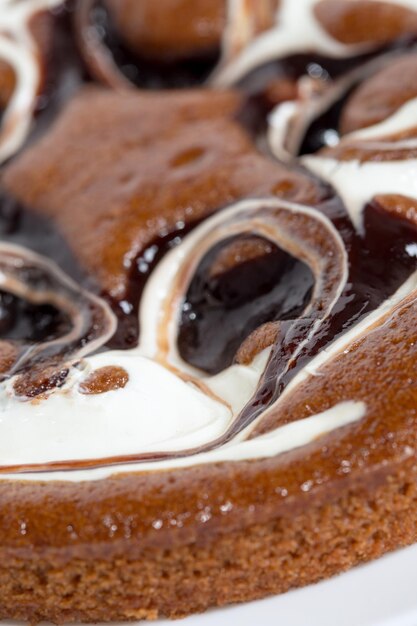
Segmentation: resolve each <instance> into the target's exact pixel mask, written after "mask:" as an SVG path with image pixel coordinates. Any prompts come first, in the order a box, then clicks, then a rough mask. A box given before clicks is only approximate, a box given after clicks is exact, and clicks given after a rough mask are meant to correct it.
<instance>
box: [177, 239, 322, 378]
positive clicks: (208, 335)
mask: <svg viewBox="0 0 417 626" xmlns="http://www.w3.org/2000/svg"><path fill="white" fill-rule="evenodd" d="M230 243H231V240H225V241H224V242H222V243H221V244H218V245H217V246H214V247H213V248H212V250H210V252H209V254H207V255H206V257H205V258H204V259H203V261H202V262H201V263H200V266H199V267H198V269H197V272H196V274H195V276H194V279H193V281H192V283H191V285H190V287H189V289H188V292H187V295H186V297H185V302H184V304H183V307H182V319H181V327H180V332H179V335H178V348H179V351H180V354H181V356H182V358H183V359H184V360H185V361H187V363H190V364H192V365H194V366H196V367H198V368H200V369H203V370H204V371H206V372H208V373H210V374H216V373H218V372H220V371H222V370H224V369H225V368H226V367H228V366H229V365H231V364H232V363H233V361H234V357H235V355H236V352H237V350H238V349H239V346H240V345H241V344H242V343H243V341H244V340H245V339H246V338H247V337H248V336H249V335H250V333H251V332H253V331H254V330H255V329H256V328H258V327H259V326H261V325H262V324H264V323H266V322H270V321H276V320H286V319H294V318H296V317H298V316H299V315H300V314H301V313H302V311H303V309H304V308H305V306H306V305H307V303H308V301H309V299H310V294H311V289H312V286H313V281H314V278H313V275H312V273H311V270H310V268H309V267H308V266H307V265H306V264H305V263H303V262H302V261H299V260H298V259H295V258H294V257H292V256H291V255H289V254H287V253H286V252H284V251H283V250H281V249H280V248H278V247H276V246H271V249H270V251H268V252H267V253H266V254H265V255H263V256H261V257H259V258H257V259H253V260H250V261H243V262H242V263H239V264H238V265H236V266H235V267H233V268H231V269H229V270H228V271H226V272H223V273H222V274H219V275H215V276H212V275H210V267H211V265H212V263H213V262H214V261H215V259H216V257H217V255H218V254H219V252H220V251H221V249H222V248H223V247H224V246H227V245H228V244H230ZM219 329H221V330H219Z"/></svg>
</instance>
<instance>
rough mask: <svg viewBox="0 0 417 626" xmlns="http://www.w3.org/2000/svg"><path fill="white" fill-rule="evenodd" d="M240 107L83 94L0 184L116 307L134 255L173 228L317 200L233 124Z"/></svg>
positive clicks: (223, 100)
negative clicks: (249, 205)
mask: <svg viewBox="0 0 417 626" xmlns="http://www.w3.org/2000/svg"><path fill="white" fill-rule="evenodd" d="M241 106H242V100H241V98H240V96H239V95H238V94H237V93H232V92H230V93H227V92H225V93H221V92H220V93H212V92H208V91H207V92H206V91H201V92H199V91H195V92H193V93H184V92H183V93H180V92H178V93H173V94H170V95H162V94H161V95H158V94H157V95H150V94H144V95H142V94H140V95H139V94H134V93H132V94H131V93H126V94H123V95H119V94H112V93H109V92H105V91H99V90H98V91H95V90H91V89H89V90H87V91H85V92H84V93H83V94H80V95H79V96H78V97H76V98H75V99H74V100H73V101H72V102H71V103H70V104H69V105H68V108H67V109H66V111H65V112H64V113H63V115H62V116H61V117H60V119H59V120H58V122H57V123H56V125H55V126H54V127H53V128H52V130H51V131H50V132H49V133H48V134H47V135H46V136H45V137H44V138H43V139H42V140H41V141H40V142H39V143H38V144H36V145H35V146H34V147H33V148H31V149H28V150H27V151H25V153H24V154H22V156H21V157H20V158H17V159H16V160H15V161H14V162H13V163H12V164H11V165H10V166H9V167H8V168H6V170H5V172H4V175H3V186H4V188H5V189H6V191H7V192H8V193H10V194H11V195H13V196H15V197H16V198H17V199H18V200H19V201H20V202H22V203H23V204H24V205H26V206H28V207H31V208H32V209H36V210H37V211H38V212H40V213H42V214H44V215H46V216H47V217H49V218H52V219H53V220H54V222H55V224H56V226H57V228H58V229H59V230H60V231H61V233H62V234H63V235H64V236H65V238H66V240H67V241H68V243H69V244H70V246H71V248H72V250H73V251H74V253H75V254H76V256H77V258H78V259H79V260H80V262H81V263H82V265H83V266H84V267H85V268H86V269H87V271H88V272H89V273H90V274H92V275H93V276H94V277H95V278H96V279H97V281H98V283H99V285H100V286H101V288H102V289H103V290H105V291H106V292H108V293H109V294H110V295H111V296H112V297H113V298H115V299H120V300H122V299H123V298H124V296H125V295H126V289H127V281H128V276H129V270H130V266H131V264H132V263H133V261H134V259H135V258H136V257H137V256H138V254H139V252H140V251H141V250H143V249H144V248H146V247H147V246H149V245H150V244H151V243H153V241H154V240H155V239H156V238H157V237H158V236H159V235H160V234H161V233H163V232H165V233H170V232H172V231H175V230H177V229H178V226H177V225H178V223H181V222H186V223H190V222H195V221H198V220H201V219H202V218H203V217H207V216H208V215H210V214H211V213H213V212H214V211H216V210H218V209H220V208H222V207H224V206H225V205H227V204H230V203H231V202H233V201H234V200H238V199H239V198H243V197H249V196H253V197H256V196H262V195H263V196H265V195H276V196H278V197H282V198H285V199H290V200H292V201H295V202H297V201H301V202H308V203H314V202H315V201H317V200H318V199H319V198H320V196H321V195H322V191H321V189H320V187H319V186H318V185H317V184H316V183H315V182H313V181H312V180H311V179H309V178H308V177H307V176H301V175H299V174H297V173H294V172H291V171H289V170H288V169H286V168H283V167H282V166H280V165H279V164H278V163H274V162H273V161H272V160H270V159H268V158H266V157H264V156H262V155H260V154H259V152H258V150H257V149H256V148H255V147H254V145H253V143H252V141H251V140H250V138H249V136H248V134H247V132H246V131H245V130H244V129H243V128H242V126H241V125H240V124H239V122H238V121H236V120H235V119H234V117H236V116H237V114H238V112H239V108H240V107H241ZM92 111H94V118H92V116H91V112H92ZM74 146H76V148H75V149H74Z"/></svg>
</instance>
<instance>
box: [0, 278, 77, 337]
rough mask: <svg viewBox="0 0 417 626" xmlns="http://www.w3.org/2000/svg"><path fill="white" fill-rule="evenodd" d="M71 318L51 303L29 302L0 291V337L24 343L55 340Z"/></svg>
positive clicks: (66, 328) (66, 329)
mask: <svg viewBox="0 0 417 626" xmlns="http://www.w3.org/2000/svg"><path fill="white" fill-rule="evenodd" d="M70 328H71V321H70V319H69V317H68V316H67V315H65V314H64V313H63V312H62V311H59V309H57V308H56V307H54V306H52V305H51V304H39V305H35V304H31V303H30V302H27V301H26V300H24V299H23V298H19V297H18V296H15V295H13V294H11V293H9V292H7V291H1V290H0V337H1V338H2V339H5V340H9V341H19V342H23V343H25V344H28V343H40V342H44V341H52V340H53V339H58V338H59V337H62V336H63V335H65V334H66V333H68V332H69V330H70Z"/></svg>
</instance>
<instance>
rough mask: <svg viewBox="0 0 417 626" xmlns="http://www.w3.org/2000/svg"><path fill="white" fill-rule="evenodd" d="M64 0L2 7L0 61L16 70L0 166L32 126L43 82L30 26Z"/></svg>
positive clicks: (0, 138) (25, 0) (1, 135)
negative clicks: (34, 16)
mask: <svg viewBox="0 0 417 626" xmlns="http://www.w3.org/2000/svg"><path fill="white" fill-rule="evenodd" d="M62 1H63V0H21V1H20V2H17V1H16V0H9V1H8V2H6V1H3V2H2V3H1V4H0V11H1V13H0V60H2V61H4V62H5V63H6V64H7V65H9V66H10V67H11V68H12V70H13V71H14V75H15V80H16V85H15V89H14V93H13V95H12V97H11V99H10V102H9V103H8V105H7V108H6V110H5V112H4V114H3V119H2V122H1V127H0V163H1V162H2V161H5V160H6V159H8V158H9V157H10V156H12V155H13V154H14V153H15V152H17V150H18V149H19V148H20V147H21V145H22V144H23V142H24V140H25V139H26V137H27V134H28V132H29V130H30V127H31V123H32V115H33V112H34V108H35V104H36V98H37V95H38V90H39V86H40V80H41V71H42V70H41V67H40V63H41V59H40V58H39V56H40V55H39V50H38V47H37V44H36V41H35V40H34V38H33V36H32V34H31V32H30V28H29V23H30V19H31V17H32V16H33V15H35V14H36V13H38V12H39V11H42V10H46V9H52V8H53V7H55V6H58V5H59V4H62Z"/></svg>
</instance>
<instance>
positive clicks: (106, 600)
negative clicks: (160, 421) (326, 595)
mask: <svg viewBox="0 0 417 626" xmlns="http://www.w3.org/2000/svg"><path fill="white" fill-rule="evenodd" d="M415 472H416V466H415V465H414V464H413V463H409V464H404V465H403V466H402V467H398V468H395V471H394V472H393V473H392V474H390V475H385V476H384V475H383V472H380V475H379V476H378V481H377V483H378V484H373V485H372V488H370V485H369V484H368V485H365V484H360V483H358V484H356V485H351V486H350V488H349V487H348V485H347V484H346V483H347V482H348V481H346V480H345V481H343V483H342V484H340V485H339V486H338V493H337V494H335V497H334V499H333V500H332V501H328V502H321V498H320V497H317V498H316V501H315V502H307V500H311V498H309V496H308V494H307V495H304V496H303V497H300V498H299V499H298V502H297V503H295V502H294V503H293V504H294V506H295V505H296V504H297V509H298V512H295V514H293V515H292V516H291V517H290V518H288V515H287V513H288V512H289V511H285V510H283V509H282V508H280V507H279V506H277V507H276V512H275V515H274V516H273V519H271V520H270V521H269V522H266V523H255V524H250V525H248V526H247V527H244V528H243V527H242V528H240V529H239V530H237V531H235V532H233V533H227V532H222V531H221V530H220V529H219V531H218V532H216V533H211V534H210V535H209V536H208V537H207V536H203V535H202V533H197V535H199V536H196V537H195V540H194V541H193V542H192V543H190V544H188V545H182V546H180V547H176V548H175V549H172V548H170V547H155V548H154V549H146V548H143V549H141V547H140V543H141V541H140V539H139V538H135V539H133V540H130V539H126V540H125V541H124V542H122V543H120V544H119V546H118V548H117V549H116V550H114V549H113V546H112V545H111V544H112V541H111V539H108V540H107V542H105V543H104V544H102V546H101V555H100V556H96V557H95V558H94V559H92V560H91V561H87V560H84V559H82V558H77V557H76V556H74V557H71V556H69V555H68V556H67V557H65V558H63V555H62V554H59V553H56V554H55V555H54V554H48V553H45V552H44V551H43V550H42V549H40V550H39V549H37V550H36V551H33V552H32V553H31V560H30V561H28V560H27V559H25V558H22V557H21V556H19V555H18V554H17V553H16V554H14V555H13V556H11V555H10V554H9V553H8V552H7V551H6V552H5V551H4V550H0V554H1V553H2V552H3V554H4V556H3V555H1V557H2V558H1V560H0V597H1V600H0V619H2V618H9V619H10V617H12V618H15V619H19V620H25V621H31V622H33V621H40V620H44V619H48V620H50V621H54V622H57V623H60V622H64V621H65V622H68V621H82V622H88V621H108V620H110V619H113V620H122V619H146V618H147V619H155V618H157V617H159V616H162V615H164V616H169V617H182V616H185V615H188V614H190V613H194V612H199V611H204V610H205V609H207V608H209V607H212V606H222V605H224V604H228V603H231V602H241V601H247V600H251V599H256V598H262V597H264V596H266V595H269V594H277V593H282V592H284V591H287V590H288V589H291V588H294V587H299V586H301V585H305V584H308V583H312V582H316V581H319V580H321V579H323V578H327V577H329V576H332V575H334V574H337V573H339V572H341V571H344V570H346V569H348V568H350V567H352V566H354V565H356V564H358V563H363V562H365V561H368V560H370V559H374V558H377V557H379V556H380V555H382V554H384V553H385V552H387V551H389V550H393V549H395V548H398V547H400V546H405V545H408V544H410V543H412V542H413V541H415V540H416V539H417V530H416V526H415V522H414V520H415V519H416V516H417V488H416V482H415V481H416V474H415ZM275 500H277V496H275ZM303 501H305V502H303ZM303 506H304V507H305V509H304V511H303ZM224 510H225V511H226V508H225V509H224ZM307 511H308V512H307ZM224 517H225V518H226V517H227V513H226V512H225V513H224ZM173 519H174V518H173ZM108 528H109V529H110V526H109V527H108ZM155 532H156V534H157V532H158V531H155ZM173 532H175V530H174V527H173ZM69 534H70V533H69ZM109 534H110V530H109ZM132 547H134V555H133V554H131V549H132ZM6 555H7V556H6ZM5 563H7V565H6V566H5ZM16 581H19V582H18V583H17V582H16Z"/></svg>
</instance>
